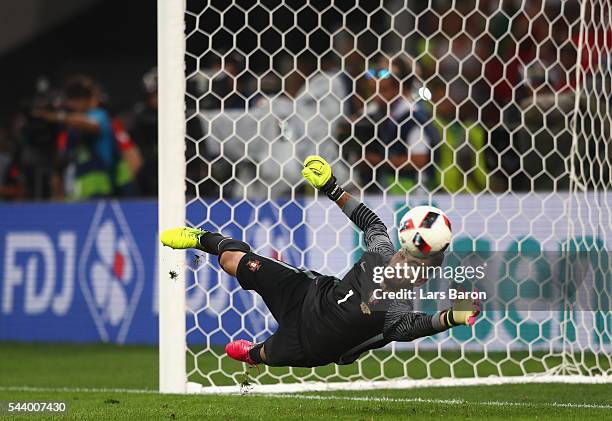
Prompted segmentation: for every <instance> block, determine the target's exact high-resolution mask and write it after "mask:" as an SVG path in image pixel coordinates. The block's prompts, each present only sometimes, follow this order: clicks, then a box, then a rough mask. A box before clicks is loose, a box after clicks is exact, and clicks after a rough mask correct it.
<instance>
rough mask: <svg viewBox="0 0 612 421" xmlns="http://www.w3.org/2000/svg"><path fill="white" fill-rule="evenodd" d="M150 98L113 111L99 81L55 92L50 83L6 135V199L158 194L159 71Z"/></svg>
mask: <svg viewBox="0 0 612 421" xmlns="http://www.w3.org/2000/svg"><path fill="white" fill-rule="evenodd" d="M142 88H143V89H142V92H143V95H142V98H140V100H139V101H138V102H137V103H136V104H135V105H134V106H133V107H132V108H131V109H129V110H127V111H122V112H119V111H117V110H115V109H113V107H112V105H111V103H110V101H109V98H108V95H107V94H106V93H105V92H104V91H103V90H102V87H101V86H100V85H99V84H98V82H97V81H95V80H94V79H93V78H92V77H89V76H86V75H75V76H71V77H69V78H67V80H66V81H65V83H64V84H63V85H62V86H61V87H59V88H54V87H52V86H51V85H50V83H49V81H48V80H47V79H46V78H42V77H41V78H40V79H39V80H38V82H37V84H36V89H35V91H36V92H35V95H34V96H33V97H32V98H30V99H28V100H25V101H24V102H23V103H22V104H21V109H20V110H19V111H18V112H17V113H16V115H15V116H14V118H12V120H11V124H10V127H8V128H2V129H0V197H1V198H3V199H15V200H19V199H26V200H46V199H52V200H87V199H93V198H102V197H147V196H156V194H157V70H156V69H151V70H150V71H149V72H147V73H146V74H145V75H144V77H143V79H142Z"/></svg>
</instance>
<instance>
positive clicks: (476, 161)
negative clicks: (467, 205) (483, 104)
mask: <svg viewBox="0 0 612 421" xmlns="http://www.w3.org/2000/svg"><path fill="white" fill-rule="evenodd" d="M431 86H432V90H433V92H432V96H433V98H434V102H435V103H436V113H435V115H436V120H435V125H436V128H437V129H438V130H439V132H440V138H441V142H440V144H439V146H438V147H437V148H436V150H435V162H436V186H439V187H441V188H442V191H443V192H446V193H466V192H469V193H478V192H481V191H483V190H485V189H486V188H487V187H490V186H488V185H487V178H488V177H487V163H486V158H485V150H486V146H487V138H486V133H485V131H484V129H483V128H482V126H481V125H480V124H478V123H477V122H476V120H473V119H471V118H470V116H469V115H465V114H467V112H466V111H465V110H466V109H465V108H463V109H460V108H459V107H457V106H456V105H455V104H454V103H453V101H452V100H451V99H450V98H449V97H447V95H446V90H445V88H444V83H443V82H439V83H434V84H432V85H431ZM461 110H463V113H462V111H461Z"/></svg>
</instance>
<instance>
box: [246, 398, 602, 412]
mask: <svg viewBox="0 0 612 421" xmlns="http://www.w3.org/2000/svg"><path fill="white" fill-rule="evenodd" d="M254 395H255V396H265V397H269V398H295V399H306V400H321V401H328V400H329V401H331V400H342V401H358V402H382V403H428V404H436V405H466V404H467V405H480V406H500V407H503V406H515V407H534V406H543V407H551V408H573V409H612V405H607V404H595V403H593V404H591V403H570V402H512V401H469V400H465V399H428V398H386V397H375V396H324V395H297V394H295V395H294V394H279V395H257V394H254Z"/></svg>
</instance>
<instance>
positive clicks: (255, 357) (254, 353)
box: [249, 344, 263, 364]
mask: <svg viewBox="0 0 612 421" xmlns="http://www.w3.org/2000/svg"><path fill="white" fill-rule="evenodd" d="M261 347H263V344H255V345H254V346H253V348H251V349H250V350H249V358H250V359H251V361H253V362H254V363H255V364H262V363H263V360H262V359H261V355H259V350H260V349H261Z"/></svg>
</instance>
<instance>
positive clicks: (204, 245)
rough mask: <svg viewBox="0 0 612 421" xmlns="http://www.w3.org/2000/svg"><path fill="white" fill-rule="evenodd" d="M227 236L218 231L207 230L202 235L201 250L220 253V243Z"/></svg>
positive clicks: (215, 253) (216, 254) (214, 253)
mask: <svg viewBox="0 0 612 421" xmlns="http://www.w3.org/2000/svg"><path fill="white" fill-rule="evenodd" d="M225 238H227V237H224V236H223V235H221V234H219V233H218V232H209V231H205V232H204V234H202V235H200V240H199V241H200V250H202V251H205V252H206V253H208V254H213V255H215V256H218V255H219V243H220V242H221V241H223V240H224V239H225Z"/></svg>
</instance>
